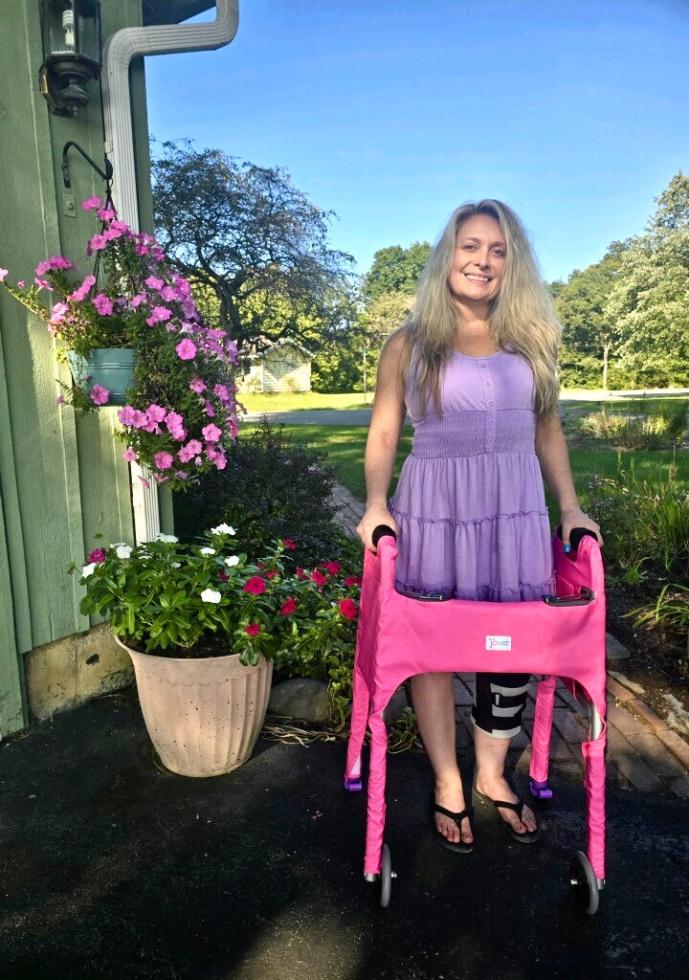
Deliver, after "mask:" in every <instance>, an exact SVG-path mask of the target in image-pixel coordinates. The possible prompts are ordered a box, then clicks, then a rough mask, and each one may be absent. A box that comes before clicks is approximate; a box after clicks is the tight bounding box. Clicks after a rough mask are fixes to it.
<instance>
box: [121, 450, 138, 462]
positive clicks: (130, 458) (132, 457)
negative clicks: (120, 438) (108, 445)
mask: <svg viewBox="0 0 689 980" xmlns="http://www.w3.org/2000/svg"><path fill="white" fill-rule="evenodd" d="M138 458H139V457H138V456H137V455H136V453H135V452H134V450H133V449H132V447H131V446H127V448H126V449H125V451H124V452H123V453H122V459H124V460H126V462H127V463H134V462H136V460H137V459H138Z"/></svg>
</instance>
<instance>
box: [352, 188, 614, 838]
mask: <svg viewBox="0 0 689 980" xmlns="http://www.w3.org/2000/svg"><path fill="white" fill-rule="evenodd" d="M560 332H561V331H560V326H559V324H558V322H557V320H556V319H555V316H554V313H553V311H552V307H551V303H550V299H549V296H548V293H547V291H546V288H545V286H544V285H543V283H542V281H541V278H540V275H539V272H538V267H537V263H536V260H535V258H534V255H533V253H532V251H531V247H530V245H529V242H528V239H527V235H526V232H525V230H524V228H523V226H522V224H521V222H520V220H519V218H518V217H517V215H516V214H515V213H514V211H512V210H511V209H510V208H509V207H507V206H506V205H505V204H502V203H501V202H500V201H496V200H490V199H489V200H483V201H480V202H479V203H478V204H465V205H463V206H462V207H460V208H458V209H457V210H456V211H455V212H454V214H453V215H452V217H451V218H450V220H449V222H448V224H447V226H446V227H445V230H444V232H443V233H442V235H441V237H440V238H439V240H438V242H437V243H436V245H435V246H434V248H433V249H432V250H431V253H430V256H429V258H428V262H427V263H426V267H425V269H424V273H423V276H422V279H421V283H420V286H419V290H418V293H417V297H416V303H415V307H414V311H413V313H412V314H411V317H410V319H409V321H408V322H407V323H406V324H405V325H404V326H403V327H402V328H401V329H400V330H398V331H397V332H396V333H395V334H393V335H392V336H391V337H390V338H389V340H388V341H387V343H386V344H385V347H384V348H383V351H382V353H381V357H380V363H379V366H378V382H377V387H376V398H375V404H374V408H373V415H372V418H371V426H370V430H369V434H368V441H367V444H366V458H365V474H366V490H367V502H366V510H365V513H364V516H363V518H362V520H361V522H360V524H359V526H358V529H357V530H358V533H359V536H360V537H361V539H362V540H363V542H364V545H365V546H366V547H367V548H369V549H372V550H373V543H372V537H371V536H372V533H373V530H374V528H375V527H376V526H377V525H379V524H387V525H389V526H391V527H392V528H393V529H394V530H395V532H396V533H397V535H398V544H397V547H398V558H397V576H398V582H397V587H398V589H400V591H403V592H407V593H412V594H414V593H416V594H421V595H435V596H438V595H441V596H443V597H448V598H449V597H457V598H463V599H481V600H493V601H497V602H500V601H515V600H529V599H540V597H541V595H543V594H545V593H549V592H552V591H553V582H552V555H551V545H550V527H549V522H548V512H547V509H546V505H545V497H544V488H543V479H542V477H543V478H545V480H546V482H547V484H548V486H549V487H550V489H551V491H552V493H553V495H554V497H555V499H556V501H557V503H558V505H559V508H560V523H561V525H562V537H563V544H564V548H565V550H566V551H567V550H569V547H570V545H569V535H570V532H571V530H572V528H574V527H584V528H589V529H591V530H593V531H594V532H595V533H596V535H597V536H598V540H599V542H600V543H601V544H602V539H601V538H600V535H599V533H598V532H599V527H598V525H597V524H596V523H595V522H594V521H593V520H591V518H589V517H588V516H587V515H586V514H584V513H583V511H582V510H581V508H580V506H579V503H578V500H577V495H576V492H575V489H574V484H573V481H572V475H571V470H570V465H569V458H568V454H567V447H566V443H565V438H564V435H563V432H562V427H561V424H560V418H559V414H558V382H557V377H556V358H557V348H558V343H559V339H560ZM405 410H406V411H408V413H409V415H410V417H411V419H412V422H413V423H414V442H413V446H412V451H411V454H410V455H409V456H408V457H407V459H406V460H405V463H404V466H403V468H402V472H401V475H400V479H399V482H398V486H397V491H396V493H395V496H394V499H393V500H392V501H391V502H390V505H389V507H388V502H387V492H388V488H389V485H390V479H391V476H392V471H393V466H394V461H395V456H396V452H397V445H398V442H399V436H400V431H401V428H402V424H403V421H404V416H405ZM452 680H453V675H452V674H447V673H429V674H420V675H418V676H416V677H413V678H412V681H411V684H412V697H413V702H414V709H415V711H416V716H417V720H418V724H419V730H420V732H421V737H422V739H423V743H424V746H425V748H426V751H427V753H428V756H429V758H430V761H431V765H432V767H433V770H434V774H435V798H434V806H433V811H434V814H433V815H434V821H435V832H436V834H437V835H438V837H439V840H440V842H441V843H442V844H443V845H444V846H446V847H448V848H450V849H451V850H454V851H458V852H468V851H470V850H471V849H472V847H473V833H472V828H471V812H470V810H469V809H468V808H467V807H466V806H465V799H464V792H463V788H462V781H461V777H460V773H459V769H458V766H457V758H456V752H455V718H454V695H453V685H452ZM476 681H477V683H476V699H475V704H474V707H473V710H472V720H473V723H474V744H475V750H476V774H475V790H476V793H477V795H478V796H479V798H481V799H484V800H486V801H488V802H491V803H493V804H494V805H495V813H496V814H497V815H499V817H500V819H501V820H502V821H504V823H505V827H506V830H507V831H508V832H509V834H510V835H511V836H512V837H514V839H516V840H519V841H521V842H523V843H532V842H533V841H535V840H536V839H537V838H538V836H539V834H540V831H539V829H538V827H537V824H536V820H535V818H534V815H533V812H532V811H531V810H530V809H529V808H528V807H527V806H526V805H524V804H523V803H522V801H521V800H520V799H519V798H518V797H517V795H516V794H515V793H514V792H513V790H512V789H511V787H510V785H509V784H508V782H507V780H506V778H505V774H504V769H505V760H506V757H507V750H508V748H509V745H510V740H511V738H512V737H513V736H514V735H516V734H517V733H518V732H519V730H520V724H521V715H522V711H523V709H524V705H525V702H526V692H527V686H528V681H529V678H528V676H526V675H515V674H485V673H483V674H477V677H476Z"/></svg>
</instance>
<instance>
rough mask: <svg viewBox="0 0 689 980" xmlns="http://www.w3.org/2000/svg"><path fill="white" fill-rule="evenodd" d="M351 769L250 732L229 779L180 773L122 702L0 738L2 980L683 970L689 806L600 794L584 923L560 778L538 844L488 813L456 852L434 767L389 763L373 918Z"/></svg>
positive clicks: (498, 978)
mask: <svg viewBox="0 0 689 980" xmlns="http://www.w3.org/2000/svg"><path fill="white" fill-rule="evenodd" d="M343 758H344V742H342V741H337V742H332V743H323V742H321V743H314V744H312V745H310V746H308V747H302V746H300V745H285V744H282V743H279V742H268V741H263V740H262V741H261V742H260V743H259V745H258V747H257V749H256V752H255V753H254V756H253V757H252V759H251V760H250V762H249V763H247V764H246V765H245V766H244V767H242V768H241V769H239V770H237V771H236V772H234V773H232V774H229V775H227V776H222V777H218V778H215V779H210V780H194V779H184V778H182V777H179V776H174V775H172V774H170V773H167V772H164V771H161V770H160V769H159V768H158V767H157V766H156V764H155V762H154V759H153V753H152V749H151V745H150V742H149V740H148V736H147V735H146V731H145V729H144V725H143V721H142V719H141V716H140V712H139V708H138V703H137V701H136V695H135V693H134V691H132V690H129V691H125V692H122V693H120V694H117V695H113V696H110V697H106V698H101V699H98V700H96V701H92V702H91V703H89V704H87V705H85V706H83V707H81V708H79V709H77V710H75V711H72V712H70V713H67V714H64V715H61V716H57V717H56V718H55V719H54V721H53V722H52V723H45V724H43V725H40V726H37V727H36V728H35V729H33V730H32V731H31V732H30V733H29V734H28V735H27V736H25V737H22V738H18V739H14V740H12V741H10V742H7V743H4V744H2V745H0V818H1V821H0V847H1V849H2V851H1V853H2V855H3V865H4V867H3V871H2V877H1V879H0V899H1V900H2V910H1V912H0V977H2V980H6V978H8V980H9V978H11V980H58V978H60V980H61V978H69V980H99V978H108V980H125V978H126V980H136V978H165V980H168V978H169V980H181V978H185V980H186V978H190V980H191V978H193V980H206V978H208V980H210V978H213V980H226V978H241V980H273V978H275V980H278V978H279V980H340V978H342V980H345V978H346V980H368V978H376V980H378V978H380V980H383V978H386V980H388V978H389V980H392V978H395V980H431V978H433V980H450V978H462V980H465V978H466V980H474V978H476V980H478V978H482V980H483V978H490V980H502V978H510V980H512V978H514V980H517V978H518V980H535V978H548V980H552V978H558V977H563V978H580V977H581V978H599V977H621V978H622V977H624V978H629V977H659V978H660V977H662V978H664V980H672V978H680V977H682V978H684V977H686V976H687V974H688V969H687V953H688V952H689V939H688V938H687V934H688V930H687V925H688V923H689V887H688V882H689V838H688V836H687V828H688V827H689V802H687V801H683V800H680V799H678V798H677V797H670V796H663V797H660V796H655V797H654V796H650V795H648V794H643V795H642V794H638V793H636V792H624V791H622V790H619V789H610V792H609V799H608V804H609V821H608V833H609V848H608V885H607V888H606V889H605V891H604V892H603V894H602V898H601V907H600V910H599V912H598V914H597V915H596V916H595V917H593V918H591V917H587V916H585V915H583V914H582V913H581V912H580V911H579V910H578V908H577V907H576V906H575V904H574V903H573V901H572V896H571V895H570V893H569V890H568V878H569V874H568V865H569V860H570V857H571V854H572V852H573V851H574V850H575V849H576V848H578V847H582V846H583V845H584V843H585V823H584V793H583V787H582V786H581V785H580V783H578V782H576V781H572V778H571V776H570V774H569V773H568V772H565V771H561V770H560V771H558V769H557V767H556V768H555V773H554V778H553V784H554V788H555V789H556V798H555V800H554V801H553V803H552V804H551V805H550V807H549V808H548V809H547V810H540V811H539V813H540V820H541V824H542V826H543V830H544V835H543V838H542V841H541V842H540V844H538V845H536V846H534V847H525V846H523V845H519V844H516V843H512V842H510V841H509V839H508V837H507V836H506V835H505V834H504V833H503V831H502V829H501V828H500V827H499V826H498V825H497V823H495V821H494V818H493V817H492V813H491V812H489V811H486V810H485V809H479V810H477V813H476V818H475V833H476V839H477V844H476V848H475V850H474V852H473V854H471V855H469V856H460V855H455V854H451V853H449V852H448V851H446V850H444V849H443V848H441V847H439V846H438V845H437V843H436V841H435V840H434V839H433V838H432V835H431V831H430V815H429V812H428V794H429V785H430V783H429V768H428V762H427V759H426V757H425V756H424V755H423V754H421V753H405V754H403V755H398V756H392V757H391V758H390V762H389V781H388V824H387V833H386V839H387V841H388V843H389V844H390V847H391V850H392V857H393V867H394V868H395V870H396V871H397V873H398V875H399V877H398V878H397V880H396V882H395V883H394V888H393V897H392V902H391V905H390V907H389V908H388V909H387V910H382V909H380V908H379V907H378V904H377V903H378V888H377V885H370V884H368V883H367V882H365V881H364V879H363V876H362V857H363V831H364V806H365V799H364V796H363V794H359V795H355V796H351V795H348V794H345V793H344V791H343V790H342V788H341V785H342V769H343ZM467 776H468V778H470V774H469V773H467Z"/></svg>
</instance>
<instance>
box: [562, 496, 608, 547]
mask: <svg viewBox="0 0 689 980" xmlns="http://www.w3.org/2000/svg"><path fill="white" fill-rule="evenodd" d="M560 525H561V527H562V550H563V551H564V552H565V554H566V553H567V552H569V551H571V550H572V546H571V544H570V540H569V536H570V534H571V533H572V531H573V529H574V528H575V527H584V528H586V530H587V531H593V533H594V534H595V535H596V537H597V538H598V544H599V545H600V546H601V548H602V547H603V537H602V535H601V533H600V526H599V525H598V524H596V522H595V521H594V520H593V518H592V517H589V515H588V514H585V513H584V512H583V510H582V509H581V507H572V508H570V509H569V510H563V511H560Z"/></svg>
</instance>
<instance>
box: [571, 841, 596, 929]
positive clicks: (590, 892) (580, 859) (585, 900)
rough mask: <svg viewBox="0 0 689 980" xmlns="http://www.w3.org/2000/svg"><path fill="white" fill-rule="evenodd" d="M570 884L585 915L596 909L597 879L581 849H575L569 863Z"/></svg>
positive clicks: (593, 912) (591, 913)
mask: <svg viewBox="0 0 689 980" xmlns="http://www.w3.org/2000/svg"><path fill="white" fill-rule="evenodd" d="M570 871H571V877H570V884H571V885H572V887H573V888H574V891H575V895H576V899H577V902H578V903H579V905H580V907H581V908H582V909H583V910H584V912H586V914H587V915H595V914H596V912H597V911H598V899H599V889H598V881H597V880H596V875H595V873H594V870H593V868H592V867H591V862H590V861H589V859H588V858H587V857H586V855H585V854H584V852H583V851H577V852H576V853H575V855H574V857H573V858H572V864H571V865H570Z"/></svg>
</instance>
